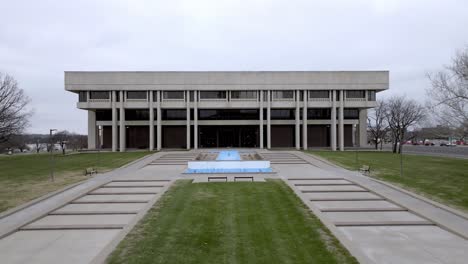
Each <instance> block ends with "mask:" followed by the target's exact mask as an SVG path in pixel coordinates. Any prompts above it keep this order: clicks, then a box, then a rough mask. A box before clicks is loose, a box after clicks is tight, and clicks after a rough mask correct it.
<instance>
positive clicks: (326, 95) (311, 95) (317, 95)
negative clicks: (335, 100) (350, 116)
mask: <svg viewBox="0 0 468 264" xmlns="http://www.w3.org/2000/svg"><path fill="white" fill-rule="evenodd" d="M309 98H330V91H326V90H323V91H309Z"/></svg>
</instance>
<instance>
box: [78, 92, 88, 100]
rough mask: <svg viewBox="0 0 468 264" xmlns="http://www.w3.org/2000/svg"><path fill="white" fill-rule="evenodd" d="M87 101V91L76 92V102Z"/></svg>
mask: <svg viewBox="0 0 468 264" xmlns="http://www.w3.org/2000/svg"><path fill="white" fill-rule="evenodd" d="M86 101H88V93H87V92H84V91H82V92H78V102H86Z"/></svg>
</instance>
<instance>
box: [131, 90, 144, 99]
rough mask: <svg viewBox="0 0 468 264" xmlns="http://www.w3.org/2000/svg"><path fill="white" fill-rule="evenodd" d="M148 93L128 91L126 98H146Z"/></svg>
mask: <svg viewBox="0 0 468 264" xmlns="http://www.w3.org/2000/svg"><path fill="white" fill-rule="evenodd" d="M147 96H148V93H147V92H146V91H128V92H127V99H130V100H146V98H147Z"/></svg>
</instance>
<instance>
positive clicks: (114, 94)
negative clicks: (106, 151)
mask: <svg viewBox="0 0 468 264" xmlns="http://www.w3.org/2000/svg"><path fill="white" fill-rule="evenodd" d="M111 100H112V103H111V104H112V152H116V151H117V146H118V144H117V141H118V139H117V92H116V91H112V97H111Z"/></svg>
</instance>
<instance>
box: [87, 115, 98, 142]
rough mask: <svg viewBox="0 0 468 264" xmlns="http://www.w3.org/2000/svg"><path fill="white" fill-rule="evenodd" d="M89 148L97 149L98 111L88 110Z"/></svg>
mask: <svg viewBox="0 0 468 264" xmlns="http://www.w3.org/2000/svg"><path fill="white" fill-rule="evenodd" d="M88 149H96V112H95V111H92V110H88Z"/></svg>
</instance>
